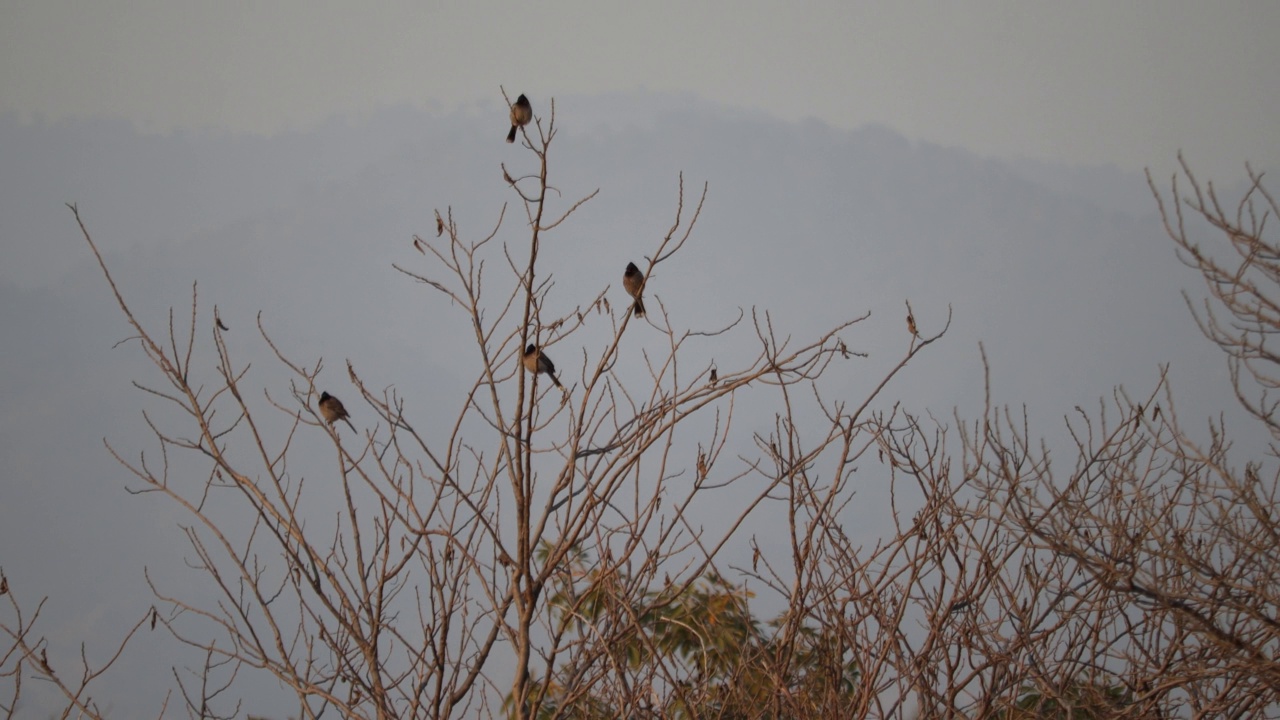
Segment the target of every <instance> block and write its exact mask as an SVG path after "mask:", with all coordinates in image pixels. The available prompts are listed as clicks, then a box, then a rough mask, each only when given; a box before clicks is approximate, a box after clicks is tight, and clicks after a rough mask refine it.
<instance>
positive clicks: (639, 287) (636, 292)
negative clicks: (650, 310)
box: [622, 262, 644, 318]
mask: <svg viewBox="0 0 1280 720" xmlns="http://www.w3.org/2000/svg"><path fill="white" fill-rule="evenodd" d="M622 287H623V288H625V289H626V291H627V294H628V295H630V296H631V297H633V298H635V299H636V301H635V303H634V304H632V306H631V312H632V313H633V314H635V316H636V317H638V318H642V317H644V298H643V297H641V296H642V295H644V273H642V272H640V268H638V267H636V264H635V263H633V262H629V263H627V271H626V272H625V273H623V274H622Z"/></svg>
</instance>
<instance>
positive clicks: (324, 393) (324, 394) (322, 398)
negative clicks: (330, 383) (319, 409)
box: [320, 392, 331, 402]
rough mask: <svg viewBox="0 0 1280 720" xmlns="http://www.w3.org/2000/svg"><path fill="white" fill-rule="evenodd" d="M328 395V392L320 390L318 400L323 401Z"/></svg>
mask: <svg viewBox="0 0 1280 720" xmlns="http://www.w3.org/2000/svg"><path fill="white" fill-rule="evenodd" d="M330 397H331V396H330V395H329V393H327V392H322V393H320V402H324V401H325V400H328V399H329V398H330Z"/></svg>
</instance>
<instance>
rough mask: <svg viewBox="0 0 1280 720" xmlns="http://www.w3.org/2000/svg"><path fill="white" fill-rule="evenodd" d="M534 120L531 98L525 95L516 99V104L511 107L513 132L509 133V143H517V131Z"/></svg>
mask: <svg viewBox="0 0 1280 720" xmlns="http://www.w3.org/2000/svg"><path fill="white" fill-rule="evenodd" d="M532 119H533V107H532V106H530V105H529V98H527V97H525V96H524V95H523V94H521V95H520V97H518V98H516V104H515V105H512V106H511V132H509V133H507V142H509V143H513V142H515V141H516V131H517V130H519V129H520V127H521V126H522V125H528V124H529V121H530V120H532Z"/></svg>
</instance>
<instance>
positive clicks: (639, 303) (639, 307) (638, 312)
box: [631, 298, 644, 318]
mask: <svg viewBox="0 0 1280 720" xmlns="http://www.w3.org/2000/svg"><path fill="white" fill-rule="evenodd" d="M631 314H632V315H635V316H636V317H638V318H642V317H644V300H641V299H640V298H636V301H635V304H633V305H632V306H631Z"/></svg>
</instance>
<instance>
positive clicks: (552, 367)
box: [520, 344, 564, 390]
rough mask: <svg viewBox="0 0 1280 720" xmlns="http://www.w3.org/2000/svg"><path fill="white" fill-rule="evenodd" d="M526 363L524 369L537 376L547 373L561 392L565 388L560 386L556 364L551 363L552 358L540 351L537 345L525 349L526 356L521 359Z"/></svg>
mask: <svg viewBox="0 0 1280 720" xmlns="http://www.w3.org/2000/svg"><path fill="white" fill-rule="evenodd" d="M520 360H521V362H523V363H524V369H525V370H528V371H529V372H531V373H533V374H535V375H537V374H538V373H546V374H547V375H548V376H550V377H551V382H553V383H555V384H556V387H558V388H560V389H561V390H563V389H564V386H563V385H561V384H560V380H559V378H557V377H556V364H555V363H553V362H551V358H549V357H547V354H546V353H544V352H542V351H541V350H539V349H538V346H537V345H533V344H530V345H529V347H527V348H525V349H524V356H523V357H522V358H521V359H520Z"/></svg>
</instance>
